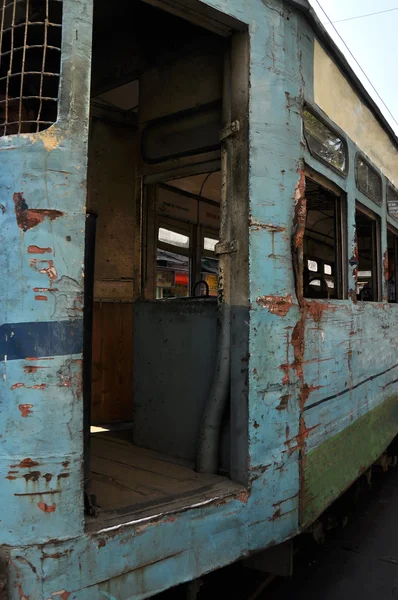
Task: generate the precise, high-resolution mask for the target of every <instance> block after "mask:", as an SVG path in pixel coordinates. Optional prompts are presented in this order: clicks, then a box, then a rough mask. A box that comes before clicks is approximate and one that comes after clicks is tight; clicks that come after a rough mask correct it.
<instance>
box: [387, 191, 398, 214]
mask: <svg viewBox="0 0 398 600" xmlns="http://www.w3.org/2000/svg"><path fill="white" fill-rule="evenodd" d="M387 207H388V214H389V215H391V217H394V219H397V220H398V192H397V191H396V190H395V189H394V188H393V187H391V185H388V186H387Z"/></svg>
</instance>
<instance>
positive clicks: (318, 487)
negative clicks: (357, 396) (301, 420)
mask: <svg viewBox="0 0 398 600" xmlns="http://www.w3.org/2000/svg"><path fill="white" fill-rule="evenodd" d="M397 433H398V396H396V395H394V396H390V397H389V398H387V399H386V400H385V401H384V402H382V403H381V404H379V405H378V406H377V407H376V408H374V409H373V410H371V411H369V412H368V413H366V415H363V416H362V417H360V418H359V419H357V420H356V421H354V422H353V423H352V424H351V425H349V427H346V429H344V430H343V431H341V432H340V433H338V434H336V435H335V436H334V437H332V438H331V439H329V440H327V441H326V442H324V443H323V444H321V446H319V447H318V448H315V449H314V450H311V451H310V452H309V453H308V454H307V455H306V457H305V459H304V463H303V489H302V490H301V494H302V496H301V507H302V508H301V526H302V527H305V526H307V525H309V524H310V523H312V522H313V521H315V519H316V518H317V517H318V516H319V515H320V514H321V513H322V512H323V511H324V510H325V509H326V508H327V507H328V506H329V505H330V504H331V503H332V502H333V500H335V499H336V498H337V497H338V496H339V495H340V494H342V492H344V490H346V489H347V488H348V487H349V486H350V485H351V483H353V482H354V481H355V480H356V479H357V478H358V476H359V475H360V474H361V473H362V472H363V471H364V470H365V469H367V468H368V467H369V466H370V465H371V464H372V463H373V462H374V461H375V460H377V458H379V456H381V454H383V452H384V450H385V449H386V448H387V446H388V445H389V443H390V442H391V441H392V440H393V439H394V437H395V436H396V435H397Z"/></svg>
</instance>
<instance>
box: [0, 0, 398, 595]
mask: <svg viewBox="0 0 398 600" xmlns="http://www.w3.org/2000/svg"><path fill="white" fill-rule="evenodd" d="M204 4H207V5H208V6H210V7H212V8H215V9H217V10H220V11H221V12H224V13H226V14H228V15H231V16H233V17H235V18H237V19H239V20H241V21H242V22H244V23H247V24H248V25H249V33H250V114H249V119H250V140H249V141H250V173H249V204H250V223H248V227H250V254H249V261H250V307H251V308H250V348H249V355H250V359H249V448H248V461H249V469H250V487H249V489H248V490H242V491H241V492H240V493H238V494H237V497H236V498H231V499H223V500H221V501H220V500H217V499H214V501H211V502H209V503H207V504H206V505H203V506H197V507H195V508H191V509H189V510H185V511H182V512H179V513H176V514H173V515H171V516H168V517H167V516H164V517H163V518H160V517H159V518H156V519H154V520H152V521H151V520H145V521H142V522H140V523H131V524H129V525H125V526H121V527H116V528H114V529H112V530H109V531H102V532H98V533H97V534H95V535H94V534H87V533H84V532H83V525H82V509H83V502H82V486H81V458H82V438H81V427H82V425H81V423H82V410H81V409H82V406H81V405H82V403H81V394H80V391H79V373H80V371H79V368H77V370H76V371H74V372H73V375H72V378H71V379H70V383H71V385H69V384H68V383H67V384H66V385H62V381H63V382H64V383H65V382H69V379H68V377H69V376H68V368H69V367H70V365H71V362H70V361H71V360H79V359H80V357H81V355H80V351H76V352H71V351H70V347H69V346H68V343H67V339H66V337H65V338H62V336H61V338H62V339H61V346H63V347H64V348H66V347H67V346H68V349H69V351H68V352H66V351H65V353H64V354H62V353H61V354H57V355H56V356H52V357H50V358H53V361H52V362H51V367H50V368H49V370H48V371H46V372H45V374H44V373H42V372H41V371H39V370H37V371H35V372H26V371H25V367H26V366H29V365H31V364H33V363H31V362H29V361H26V360H23V359H24V358H27V357H20V359H18V360H15V359H14V360H13V361H8V360H7V361H5V360H4V361H3V362H2V363H1V369H2V371H1V375H3V379H2V380H1V382H0V385H1V388H0V393H1V394H2V395H1V403H2V405H1V411H2V417H4V418H2V419H1V425H0V427H1V428H2V430H1V432H0V435H3V438H2V439H3V440H5V441H4V442H3V443H2V446H1V448H2V449H1V453H2V454H1V459H0V465H1V475H2V476H3V477H7V476H8V473H9V471H10V470H12V471H15V473H11V476H12V477H14V476H15V479H4V483H2V486H3V487H2V490H3V491H4V494H5V495H6V498H7V504H9V503H10V502H11V501H12V502H13V503H14V506H13V508H12V509H11V510H10V516H9V521H10V527H9V528H8V530H6V529H4V528H2V529H1V534H0V535H1V538H0V542H2V543H7V544H10V545H15V547H14V548H11V549H10V552H11V558H12V563H13V564H14V565H16V569H14V571H12V570H10V573H12V575H11V585H12V588H11V596H10V597H11V599H12V600H14V598H15V599H18V598H20V597H21V590H22V593H23V594H25V595H26V596H29V597H30V598H31V600H33V599H35V600H36V599H37V600H39V599H40V600H41V599H42V598H46V599H47V598H54V597H55V598H57V597H59V596H61V598H62V597H63V598H65V599H66V598H73V599H74V600H91V599H92V598H96V599H97V598H100V599H101V598H108V599H111V600H113V599H115V600H133V599H134V600H137V599H140V598H145V597H148V596H150V595H152V594H155V593H157V592H159V591H161V590H163V589H166V588H167V587H170V586H171V585H176V584H178V583H181V582H184V581H188V580H191V579H193V578H194V577H198V576H200V575H202V574H203V573H206V572H208V571H211V570H213V569H216V568H218V567H221V566H223V565H226V564H228V563H230V562H233V561H235V560H238V559H239V558H241V557H243V556H246V555H248V554H249V553H250V552H253V551H256V550H260V549H262V548H264V547H266V546H269V545H271V544H275V543H278V542H281V541H283V540H285V539H287V538H289V537H292V536H294V535H295V534H296V533H297V532H298V531H299V528H300V524H299V516H298V513H299V504H300V503H299V496H300V478H299V469H300V465H299V457H300V455H302V456H305V453H306V452H308V451H309V450H313V449H316V448H317V447H318V446H320V445H321V444H322V443H324V442H325V441H327V440H329V439H330V438H331V436H333V435H335V434H336V433H339V432H341V431H342V430H344V429H345V428H346V427H347V426H348V425H349V424H350V423H352V421H353V420H355V419H357V418H358V417H359V416H361V415H363V414H366V412H367V411H369V410H370V409H371V408H372V407H374V406H376V405H377V404H378V403H380V402H382V401H383V400H384V399H385V398H386V397H387V395H388V394H390V393H391V392H392V391H394V388H395V386H394V384H393V383H392V382H393V381H394V379H396V378H397V370H398V368H396V367H395V366H394V365H395V361H396V358H395V356H394V351H393V348H394V347H395V338H396V334H395V332H396V330H397V322H396V321H397V315H396V313H397V310H396V309H397V308H398V307H387V306H386V305H379V304H374V305H369V304H368V305H366V306H365V305H362V306H361V305H354V304H353V303H352V302H351V300H346V301H340V302H339V301H337V302H333V303H330V306H329V307H328V309H327V310H320V309H319V305H318V307H317V306H316V303H311V304H310V305H306V308H305V310H304V311H302V310H300V309H299V307H298V303H297V299H296V295H295V286H294V277H293V271H292V261H291V237H292V226H293V219H294V198H295V190H296V187H297V185H298V183H299V181H300V178H301V169H302V168H303V166H304V161H305V162H307V164H308V165H309V166H311V167H313V168H314V169H315V170H316V171H318V172H319V173H320V174H322V175H324V176H326V177H328V178H329V179H331V180H332V181H334V182H335V183H336V184H337V185H339V186H340V187H341V188H342V190H344V191H345V192H346V193H347V232H348V234H347V237H348V251H347V256H346V257H345V259H346V262H347V265H348V261H349V259H350V258H351V257H352V256H353V251H354V241H355V220H354V211H355V200H356V199H360V200H361V201H362V202H363V203H364V204H365V205H366V206H368V207H372V208H373V209H374V210H376V212H378V214H380V215H381V217H382V219H383V222H384V221H385V209H382V210H379V209H376V208H375V207H374V206H372V203H371V201H369V200H368V199H365V198H364V197H363V196H362V195H361V194H360V193H359V192H358V191H357V190H356V189H355V180H354V176H353V171H352V170H351V171H350V175H349V177H348V178H347V179H346V180H344V179H342V178H340V177H339V176H338V175H336V174H334V173H333V172H329V169H327V167H325V166H323V165H321V164H319V163H318V162H317V161H316V160H314V159H313V158H312V157H311V156H310V155H309V153H308V152H307V151H306V150H305V146H304V144H303V138H302V123H301V116H300V114H301V113H300V111H301V105H302V100H303V99H306V100H307V101H309V102H313V32H312V30H311V28H310V26H309V24H308V22H307V21H306V20H305V18H304V17H303V16H302V15H299V13H297V12H296V11H295V10H294V9H292V8H291V5H290V4H288V3H283V2H282V1H279V0H268V2H267V4H266V3H264V2H263V1H262V0H206V2H204ZM67 6H68V11H67V13H68V14H67V18H66V22H65V26H64V42H65V55H64V78H63V81H64V83H63V88H62V94H61V96H62V106H63V107H65V108H66V107H68V109H69V107H70V108H71V110H70V113H69V114H67V111H64V112H62V111H61V113H62V114H61V118H60V121H59V123H58V125H57V126H56V127H55V128H54V136H53V137H52V134H51V135H48V134H47V136H48V137H46V138H43V139H44V144H43V142H42V141H41V138H40V136H38V137H36V138H31V139H30V138H28V137H26V136H22V137H20V138H15V140H12V147H11V144H10V147H9V148H7V144H9V141H7V140H4V139H3V140H0V152H1V156H5V157H6V158H5V160H6V161H7V169H6V174H5V175H4V176H3V174H2V175H1V177H0V203H2V204H4V206H5V208H6V211H5V213H4V214H3V215H0V220H1V221H0V222H1V223H2V228H1V229H0V237H1V241H2V243H3V247H5V248H7V251H6V252H3V254H2V256H1V257H0V261H2V262H1V263H0V268H1V273H2V274H5V275H2V276H3V279H4V280H5V281H6V283H7V295H6V296H4V292H2V293H3V302H2V303H1V305H0V325H1V324H3V323H17V324H18V323H20V322H24V323H27V322H33V323H47V322H51V323H59V324H61V326H62V327H65V328H66V325H65V323H66V324H68V327H72V329H71V330H73V331H75V332H76V331H77V332H79V331H81V328H80V329H79V327H78V328H77V329H73V327H74V326H75V325H76V324H79V323H80V325H81V321H79V319H78V315H77V313H78V312H79V310H78V309H79V296H80V293H81V287H82V261H83V242H84V238H83V228H84V218H83V214H84V194H85V192H84V189H85V163H86V133H87V132H86V119H87V86H88V75H89V70H88V63H87V58H88V57H89V54H90V47H89V46H90V32H89V23H90V18H89V14H88V11H89V6H90V3H87V2H81V1H79V0H73V1H69V2H68V4H67ZM289 7H290V8H289ZM76 30H77V31H78V35H77V36H76ZM71 59H73V60H71ZM71 91H72V92H71ZM70 93H72V99H73V102H71V100H70V96H69V94H70ZM72 108H73V110H72ZM82 124H83V125H82ZM54 139H55V141H54ZM348 147H349V156H350V164H351V169H352V166H353V165H354V157H355V152H356V150H357V148H356V147H355V145H354V144H352V142H351V141H350V140H348ZM15 192H23V193H24V197H25V199H26V202H27V204H28V206H29V208H36V209H37V208H45V209H48V208H49V209H51V210H59V211H61V212H62V213H64V214H63V215H62V216H59V217H57V218H56V219H53V220H49V219H48V218H46V219H44V220H43V222H42V223H41V224H40V225H38V226H37V227H34V228H33V229H30V230H28V231H26V232H25V233H23V232H22V231H21V229H20V228H19V227H18V224H17V220H16V215H15V208H14V203H13V194H14V193H15ZM68 237H70V240H69V239H67V238H68ZM385 243H386V240H385V236H384V234H383V238H382V246H383V248H384V247H385ZM29 246H39V247H43V248H50V250H51V252H45V253H44V254H42V255H37V256H36V255H33V254H30V253H29V252H28V248H29ZM50 256H51V258H50ZM52 256H53V258H52ZM31 259H40V260H53V261H54V264H53V265H49V264H47V263H38V262H36V263H34V264H32V263H31ZM42 265H43V268H40V267H41V266H42ZM53 267H55V269H56V277H55V278H54V279H51V278H50V276H49V271H48V269H51V268H53ZM347 268H348V269H349V287H350V289H354V283H353V279H352V266H348V267H347ZM45 269H47V270H45ZM41 271H44V272H41ZM11 274H14V275H15V276H14V277H11ZM63 278H64V279H63ZM65 278H69V279H65ZM44 282H46V284H47V283H48V287H54V288H55V287H57V286H59V289H58V291H53V292H47V293H48V300H46V301H44V300H35V299H34V295H41V293H39V292H35V293H34V294H33V295H32V290H33V288H41V287H47V286H46V285H44ZM50 283H51V286H50ZM61 283H62V284H65V287H63V288H61ZM68 286H69V287H68ZM3 287H4V286H3ZM43 294H44V292H43ZM50 296H51V297H50ZM71 299H72V302H71ZM68 331H70V330H68ZM57 332H58V329H57V330H55V333H54V339H55V338H56V336H57ZM4 335H10V332H9V331H8V330H7V332H5V333H4ZM58 337H59V336H58ZM68 339H69V338H68ZM369 340H371V343H370V344H369V345H368V346H367V347H365V345H366V343H367V342H369ZM0 341H1V340H0ZM69 341H70V339H69ZM7 344H9V346H7V347H10V348H11V350H12V351H13V352H16V346H15V343H14V342H13V341H12V340H11V341H10V340H7ZM57 347H58V346H57ZM376 347H377V349H378V350H377V357H375V353H374V348H376ZM376 358H377V360H376ZM34 364H37V365H40V366H41V365H42V363H41V362H40V361H38V362H37V363H36V362H35V363H34ZM46 366H47V365H46ZM370 368H371V369H374V371H373V370H372V371H370ZM384 371H385V372H384ZM373 372H374V373H375V375H376V374H379V376H378V377H374V378H372V379H370V380H369V381H366V382H365V381H364V380H365V379H366V378H368V377H369V374H372V373H373ZM4 376H5V379H4ZM43 377H44V378H45V379H43ZM15 383H22V384H24V385H25V386H26V387H22V386H20V387H16V388H14V389H11V387H12V386H13V385H15ZM41 383H46V387H45V388H43V389H38V388H33V386H34V385H39V386H40V385H41ZM28 384H32V385H28ZM355 386H357V387H355ZM347 389H348V390H349V391H348V392H346V390H347ZM342 392H346V393H345V394H344V395H341V393H342ZM333 396H334V398H333ZM330 397H332V398H330ZM328 398H329V399H328ZM317 403H319V404H317ZM30 404H31V405H32V406H31V407H26V406H25V407H24V408H22V409H20V408H19V406H20V405H30ZM311 404H314V406H313V408H309V407H310V405H311ZM22 411H25V413H26V412H28V413H29V414H27V415H26V416H23V414H22ZM29 411H30V412H29ZM43 424H45V426H43ZM6 428H7V430H8V431H9V430H10V428H11V429H12V430H13V431H15V432H18V437H17V436H16V437H15V438H14V439H12V436H8V438H6V437H5V429H6ZM46 429H47V430H46ZM10 437H11V439H9V438H10ZM16 439H17V440H18V443H19V444H20V447H19V448H17V443H16V441H15V440H16ZM27 458H29V459H31V460H32V461H33V462H37V463H39V464H37V465H36V464H30V466H29V467H28V468H29V470H27V469H28V468H25V466H18V467H13V468H12V469H11V466H12V465H13V464H17V463H18V464H21V462H22V461H23V460H24V459H27ZM11 459H12V461H13V462H11ZM63 459H65V460H63ZM14 461H15V462H14ZM63 462H64V463H66V462H69V464H68V466H67V467H65V465H63V464H62V463H63ZM23 465H29V462H28V463H26V462H25V463H23ZM341 468H344V465H343V464H342V466H341ZM63 469H65V470H63ZM66 469H68V471H69V472H70V476H69V477H61V478H59V479H58V475H62V474H65V473H66V472H67V471H66ZM35 470H36V471H39V472H40V475H37V474H34V475H33V476H32V475H29V474H30V473H32V472H33V473H34V472H35ZM47 472H48V473H50V474H51V475H52V479H51V480H49V481H48V482H47V481H46V478H45V477H44V475H46V473H47ZM24 475H28V481H26V477H24ZM36 476H37V480H36V481H34V479H35V477H36ZM54 477H55V479H54ZM1 481H3V479H1ZM55 481H56V485H57V486H59V487H57V488H53V487H51V486H52V485H55ZM45 486H47V488H49V489H48V491H51V492H55V491H56V492H57V493H56V494H53V495H50V496H49V498H50V500H51V502H47V501H46V500H43V501H44V502H45V503H46V505H47V507H48V506H50V507H52V506H53V504H56V507H55V510H54V511H53V512H45V511H43V510H42V509H41V508H39V507H38V501H37V500H38V499H37V493H39V494H40V493H43V492H44V491H47V488H46V487H45ZM15 490H18V492H17V493H22V490H28V493H30V490H32V492H33V493H34V496H33V497H34V500H32V501H29V502H30V504H29V508H26V509H24V510H22V509H21V508H20V507H21V506H22V503H24V502H26V498H27V497H26V496H15V495H14V494H15V493H16V492H15ZM58 490H59V492H58ZM55 497H57V500H56V499H55ZM43 498H45V495H43ZM58 498H59V500H58ZM39 502H41V500H40V501H39ZM21 514H22V516H23V518H22V519H21V523H18V522H17V517H18V515H21ZM65 537H70V538H71V539H70V540H64V541H53V542H51V543H50V542H49V540H50V539H53V538H58V540H60V539H61V538H65ZM41 542H43V543H44V544H43V545H40V544H41ZM46 542H47V543H46ZM35 543H36V544H37V546H35V545H34V544H35ZM26 544H31V545H30V546H26ZM18 546H19V547H18ZM17 557H19V558H17ZM62 595H63V596H62Z"/></svg>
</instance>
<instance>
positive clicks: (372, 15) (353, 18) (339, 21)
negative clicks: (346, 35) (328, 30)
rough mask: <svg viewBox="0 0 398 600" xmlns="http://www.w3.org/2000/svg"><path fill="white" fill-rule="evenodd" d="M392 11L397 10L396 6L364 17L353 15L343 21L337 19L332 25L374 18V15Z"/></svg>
mask: <svg viewBox="0 0 398 600" xmlns="http://www.w3.org/2000/svg"><path fill="white" fill-rule="evenodd" d="M394 10H398V6H396V7H395V8H387V9H386V10H378V11H377V12H372V13H367V14H365V15H355V16H354V17H346V18H345V19H337V21H332V23H344V22H345V21H354V20H355V19H364V18H365V17H374V16H375V15H384V13H389V12H392V11H394Z"/></svg>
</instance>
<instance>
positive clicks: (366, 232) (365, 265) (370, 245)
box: [355, 208, 379, 302]
mask: <svg viewBox="0 0 398 600" xmlns="http://www.w3.org/2000/svg"><path fill="white" fill-rule="evenodd" d="M355 225H356V235H357V248H358V275H357V290H356V292H357V299H358V300H360V301H363V302H377V300H378V299H379V297H378V296H379V294H378V261H377V237H378V227H379V224H378V221H377V220H376V217H374V218H372V217H370V216H368V215H367V214H365V213H364V212H362V211H361V210H359V209H358V208H357V210H356V211H355Z"/></svg>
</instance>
